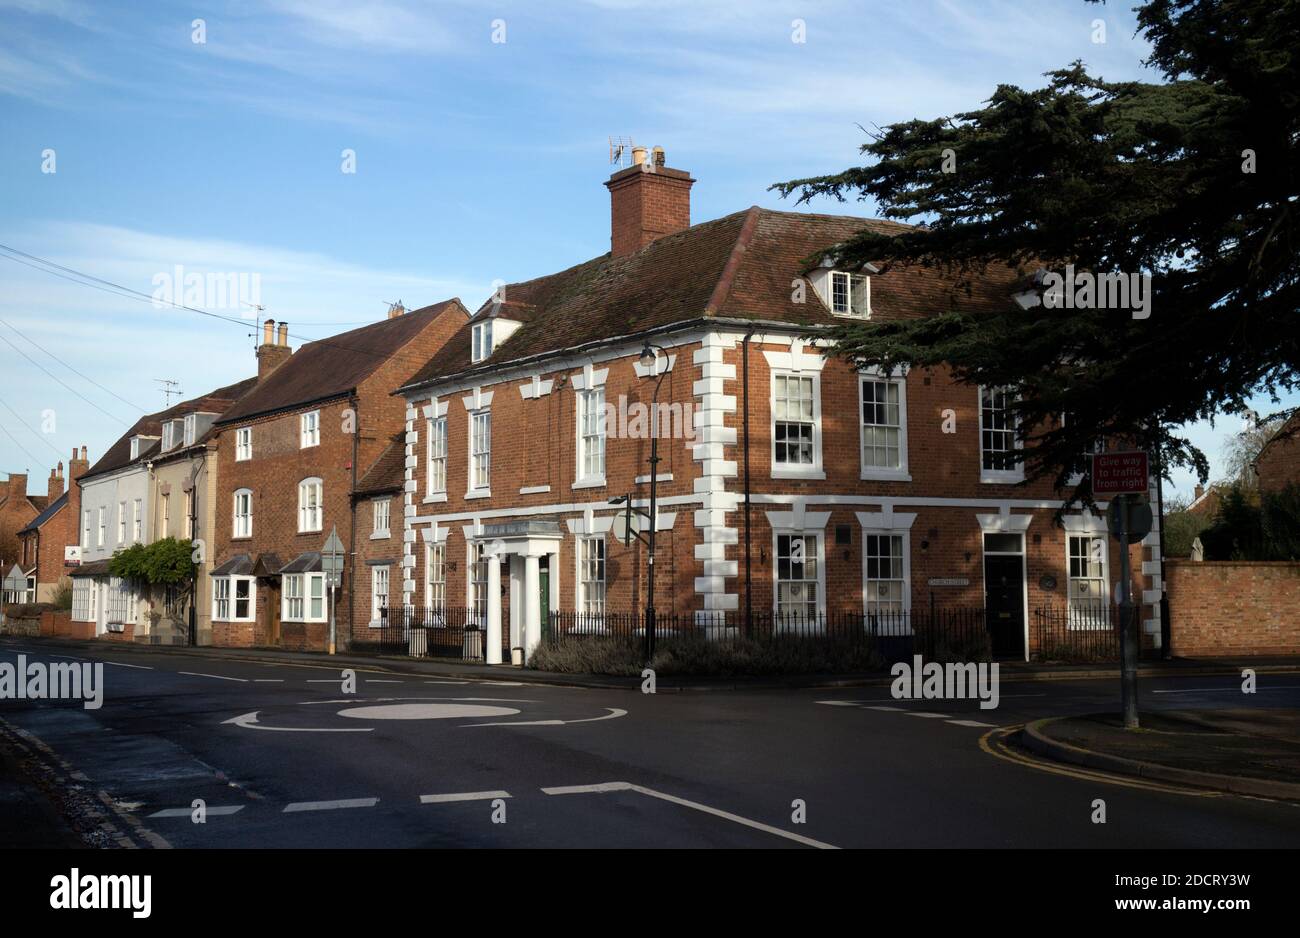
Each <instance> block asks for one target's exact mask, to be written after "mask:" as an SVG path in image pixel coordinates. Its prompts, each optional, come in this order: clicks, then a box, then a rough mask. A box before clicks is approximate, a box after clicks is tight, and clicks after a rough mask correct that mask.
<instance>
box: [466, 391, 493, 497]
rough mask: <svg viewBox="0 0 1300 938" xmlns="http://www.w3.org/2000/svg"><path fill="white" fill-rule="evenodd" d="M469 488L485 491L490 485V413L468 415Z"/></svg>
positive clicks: (483, 411) (482, 411) (482, 412)
mask: <svg viewBox="0 0 1300 938" xmlns="http://www.w3.org/2000/svg"><path fill="white" fill-rule="evenodd" d="M469 461H470V475H469V479H470V486H471V487H472V488H474V489H486V488H489V487H490V486H491V484H492V412H491V411H488V410H481V411H478V412H477V413H473V414H470V451H469Z"/></svg>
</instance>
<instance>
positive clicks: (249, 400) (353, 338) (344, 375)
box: [216, 298, 466, 425]
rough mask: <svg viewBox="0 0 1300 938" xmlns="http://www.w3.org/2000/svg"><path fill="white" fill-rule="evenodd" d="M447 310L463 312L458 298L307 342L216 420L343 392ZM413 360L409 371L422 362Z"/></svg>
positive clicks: (243, 416)
mask: <svg viewBox="0 0 1300 938" xmlns="http://www.w3.org/2000/svg"><path fill="white" fill-rule="evenodd" d="M447 312H460V313H461V314H462V315H464V314H465V312H466V311H465V307H464V305H463V304H462V303H461V301H460V299H459V298H453V299H450V300H444V301H443V302H441V303H435V304H433V305H432V306H426V307H424V308H423V309H417V310H413V311H411V312H409V313H406V314H404V315H402V316H395V317H394V318H392V319H381V320H380V321H378V322H375V323H371V324H370V325H368V326H362V327H361V328H359V329H353V330H351V331H350V332H343V333H340V334H339V335H334V336H330V337H329V338H328V339H318V340H317V341H315V342H308V343H307V344H306V345H303V346H302V347H301V348H299V349H298V351H296V352H294V353H293V355H292V356H290V357H289V359H288V360H287V361H286V362H284V364H282V365H280V367H278V368H276V369H275V371H273V372H271V374H269V375H268V376H267V377H266V379H265V380H264V381H262V382H261V383H259V384H258V386H257V387H256V388H254V389H253V391H252V392H251V393H249V394H248V395H247V396H245V397H244V398H243V399H241V400H240V402H239V403H238V404H237V405H235V406H234V407H232V408H230V409H229V410H227V411H226V412H225V413H224V414H223V415H222V416H221V417H220V418H218V419H217V421H216V424H217V425H221V424H227V423H230V422H231V421H234V420H244V419H247V418H249V417H256V416H260V415H262V414H271V413H276V412H278V411H284V410H291V409H293V408H294V407H298V406H301V405H304V404H310V403H312V402H314V401H323V400H328V399H329V398H332V397H338V396H340V395H343V394H347V393H348V392H349V391H351V390H353V389H354V388H356V387H357V386H358V385H359V384H361V382H362V381H364V380H365V379H366V378H367V377H369V375H370V374H371V373H372V372H374V371H375V369H377V368H379V367H380V366H381V365H383V364H384V363H385V362H387V361H388V360H389V359H391V358H392V357H393V355H394V354H396V353H397V352H399V351H400V350H401V349H402V347H403V346H404V345H406V344H407V343H408V342H410V341H411V340H412V339H414V338H415V337H416V336H417V335H418V334H419V333H420V331H421V330H422V329H424V328H425V327H426V326H428V325H429V323H431V322H433V320H435V319H437V318H438V317H439V316H441V315H443V314H444V313H447ZM420 364H421V363H420V362H419V361H415V360H412V361H411V362H410V370H411V371H415V369H417V368H418V367H420Z"/></svg>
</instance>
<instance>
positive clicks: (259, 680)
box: [253, 677, 284, 684]
mask: <svg viewBox="0 0 1300 938" xmlns="http://www.w3.org/2000/svg"><path fill="white" fill-rule="evenodd" d="M253 683H254V684H283V683H284V678H282V677H255V678H253Z"/></svg>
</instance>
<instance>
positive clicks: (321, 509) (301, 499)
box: [298, 477, 325, 534]
mask: <svg viewBox="0 0 1300 938" xmlns="http://www.w3.org/2000/svg"><path fill="white" fill-rule="evenodd" d="M324 503H325V485H324V483H323V482H322V481H321V480H320V479H318V478H315V477H312V478H309V479H303V480H302V481H301V482H299V483H298V533H299V534H306V533H308V532H311V531H321V530H324V527H325V504H324Z"/></svg>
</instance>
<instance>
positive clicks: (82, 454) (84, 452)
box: [81, 446, 86, 460]
mask: <svg viewBox="0 0 1300 938" xmlns="http://www.w3.org/2000/svg"><path fill="white" fill-rule="evenodd" d="M81 458H82V459H83V460H84V459H85V458H86V447H84V446H83V447H82V448H81Z"/></svg>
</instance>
